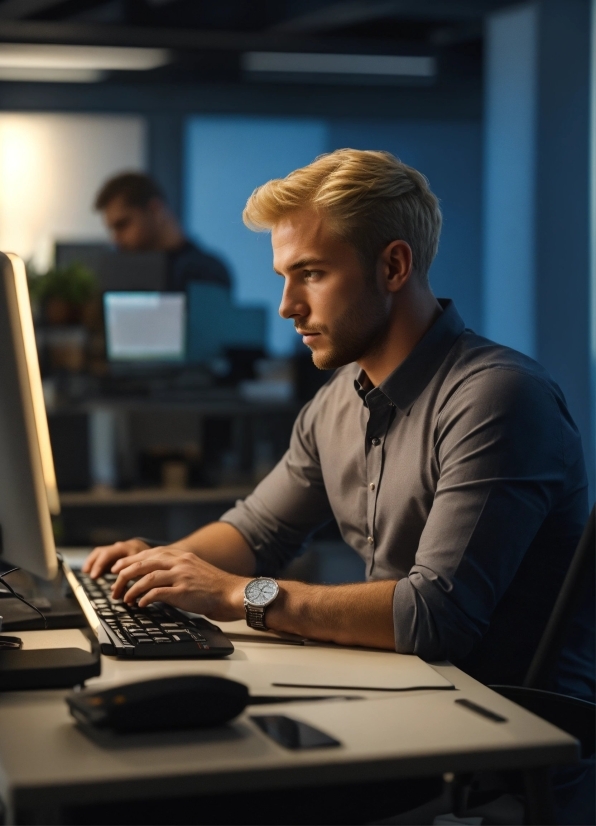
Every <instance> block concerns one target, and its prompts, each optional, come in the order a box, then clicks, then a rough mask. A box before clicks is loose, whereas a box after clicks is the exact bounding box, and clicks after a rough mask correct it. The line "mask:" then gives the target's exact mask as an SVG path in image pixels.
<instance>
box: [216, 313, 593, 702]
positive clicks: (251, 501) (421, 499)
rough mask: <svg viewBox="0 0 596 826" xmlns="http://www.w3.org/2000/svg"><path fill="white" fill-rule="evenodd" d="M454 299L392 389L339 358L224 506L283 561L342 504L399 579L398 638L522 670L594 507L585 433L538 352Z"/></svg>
mask: <svg viewBox="0 0 596 826" xmlns="http://www.w3.org/2000/svg"><path fill="white" fill-rule="evenodd" d="M441 304H442V306H443V308H444V309H443V313H442V314H441V315H440V316H439V318H438V319H437V321H436V322H435V323H434V325H433V326H432V327H431V329H430V330H429V331H428V332H427V333H426V335H425V336H424V337H423V338H422V340H421V341H420V342H419V343H418V344H417V346H416V347H415V348H414V350H413V351H412V353H411V354H410V355H409V356H408V358H407V359H406V360H405V361H404V362H403V363H402V364H401V365H400V366H399V367H398V368H397V369H396V370H395V371H394V372H393V373H392V374H391V375H390V376H388V378H387V379H385V381H383V383H382V384H381V385H380V386H379V387H372V386H371V384H370V382H369V380H368V378H367V376H366V375H365V374H364V373H362V372H360V371H359V370H358V367H357V365H355V364H350V365H347V366H346V367H343V368H341V369H340V370H338V371H337V372H336V373H335V374H334V375H333V376H332V378H331V379H330V380H329V382H328V383H327V384H326V385H325V386H324V387H323V388H322V389H321V390H320V391H319V392H318V393H317V395H316V396H315V398H314V399H313V400H312V401H311V402H310V403H309V404H307V405H306V406H305V407H304V408H303V409H302V411H301V412H300V414H299V416H298V418H297V420H296V423H295V426H294V430H293V434H292V439H291V444H290V448H289V450H288V452H287V453H286V454H285V456H284V457H283V459H282V460H281V461H280V462H279V464H278V465H277V466H276V467H275V468H274V469H273V471H272V472H271V473H270V474H269V475H268V476H267V477H266V478H265V479H264V480H263V481H262V482H261V483H260V484H259V485H258V487H257V488H256V489H255V491H254V492H253V493H252V494H251V496H249V497H248V498H247V499H246V500H245V501H244V502H239V503H237V505H236V507H235V508H234V509H232V510H230V511H228V512H227V513H226V514H224V516H223V517H222V519H223V520H224V521H225V522H228V523H230V524H232V525H234V526H235V527H236V528H237V529H238V530H239V531H240V532H241V533H242V534H243V535H244V537H245V538H246V540H247V541H248V543H249V544H250V546H251V547H252V549H253V550H254V553H255V555H256V557H257V560H258V569H259V573H269V574H275V573H276V572H277V571H279V570H280V569H281V568H282V567H283V565H284V564H286V563H287V562H288V561H289V560H290V559H292V557H294V556H295V555H296V554H297V553H299V551H300V548H301V546H302V545H303V543H304V541H305V539H306V538H307V537H308V535H309V534H310V533H311V532H312V531H313V530H314V529H316V528H317V527H319V526H320V525H321V524H322V523H324V522H326V521H328V520H330V519H331V518H335V519H336V520H337V524H338V525H339V529H340V531H341V534H342V536H343V538H344V539H345V541H346V542H347V543H348V544H349V545H351V546H352V548H354V549H355V550H356V551H357V552H358V553H359V554H360V556H361V557H362V558H363V559H364V560H365V562H366V574H367V578H368V579H370V580H377V579H395V580H398V583H397V585H396V588H395V592H394V600H393V614H394V626H395V647H396V650H397V651H399V652H403V653H416V654H419V655H420V656H421V657H423V658H425V659H434V660H436V659H443V658H446V659H450V660H451V661H453V662H455V663H457V664H458V665H461V666H462V667H464V668H465V669H466V670H468V671H469V672H470V673H473V674H474V676H476V677H478V678H479V679H483V680H485V681H490V680H494V681H500V682H509V681H517V682H519V681H520V680H521V679H522V678H523V675H524V672H525V670H526V669H527V666H528V664H529V661H530V659H531V655H532V653H533V651H534V650H535V647H536V644H537V641H538V639H539V637H540V634H541V632H542V630H543V628H544V625H545V622H546V620H547V618H548V615H549V613H550V610H551V608H552V605H553V602H554V599H555V598H556V594H557V592H558V589H559V587H560V584H561V581H562V578H563V576H564V574H565V571H566V569H567V567H568V564H569V560H570V557H571V554H572V553H573V550H574V548H575V546H576V544H577V541H578V539H579V536H580V535H581V531H582V528H583V524H584V522H585V520H586V518H587V482H586V474H585V467H584V460H583V455H582V449H581V442H580V437H579V435H578V432H577V429H576V427H575V425H574V423H573V421H572V419H571V417H570V415H569V412H568V410H567V407H566V404H565V400H564V398H563V395H562V393H561V391H560V389H559V388H558V387H557V385H556V384H555V383H554V382H553V381H552V379H550V377H549V376H548V375H547V373H546V372H545V371H544V370H543V369H542V368H541V367H540V366H539V365H538V364H537V363H536V362H534V361H532V360H531V359H529V358H527V357H526V356H524V355H522V354H521V353H517V352H515V351H513V350H510V349H508V348H506V347H502V346H500V345H498V344H495V343H493V342H491V341H488V340H487V339H485V338H481V337H480V336H478V335H476V334H475V333H474V332H472V331H471V330H468V329H465V328H464V323H463V321H462V319H461V318H460V316H459V314H458V312H457V310H456V309H455V306H454V305H453V303H452V302H451V301H441ZM580 624H581V623H580ZM584 626H585V622H584V624H583V625H582V628H583V631H581V634H584V635H585V633H587V631H586V628H585V627H584ZM578 633H579V632H578ZM581 634H580V636H581ZM584 644H585V641H584V642H582V645H584ZM592 648H593V646H592ZM582 656H583V655H582ZM586 656H588V658H589V656H590V655H586ZM571 660H572V662H571V664H570V665H569V667H568V668H567V671H568V672H569V675H568V676H569V679H570V680H576V681H577V679H578V669H577V652H575V653H572V656H571ZM586 667H587V670H588V672H589V671H590V668H589V665H588V666H586ZM579 670H580V671H581V672H582V674H583V676H582V677H580V681H581V680H583V679H584V678H585V679H587V680H588V681H590V680H592V689H591V690H592V691H593V677H592V676H589V677H586V676H585V674H584V673H583V672H585V670H586V669H585V668H583V667H582V668H580V669H579ZM563 671H565V668H564V667H563ZM561 679H562V678H561ZM584 688H585V686H584ZM575 693H577V689H576V692H575ZM580 693H583V694H590V689H588V690H581V689H580Z"/></svg>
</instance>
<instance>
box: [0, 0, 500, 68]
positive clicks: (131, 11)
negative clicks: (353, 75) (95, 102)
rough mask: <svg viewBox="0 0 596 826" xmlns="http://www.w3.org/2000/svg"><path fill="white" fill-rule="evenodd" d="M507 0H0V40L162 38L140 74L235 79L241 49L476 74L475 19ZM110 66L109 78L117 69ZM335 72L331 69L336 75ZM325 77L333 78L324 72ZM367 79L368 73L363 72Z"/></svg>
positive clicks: (478, 42)
mask: <svg viewBox="0 0 596 826" xmlns="http://www.w3.org/2000/svg"><path fill="white" fill-rule="evenodd" d="M510 4H511V0H0V49H1V43H2V42H9V41H12V42H38V43H70V44H84V45H91V44H97V45H122V46H124V45H128V46H162V47H164V48H168V49H170V50H171V54H172V56H173V59H172V62H171V64H170V65H169V66H167V67H162V68H160V69H156V70H153V71H151V72H148V73H145V74H146V78H145V79H146V80H150V79H155V77H156V76H157V77H159V78H160V79H170V80H177V81H183V80H189V81H193V82H197V81H198V82H200V81H202V80H205V79H208V80H210V81H213V80H218V81H224V82H225V81H238V80H242V72H241V71H240V57H239V56H240V55H241V54H242V53H243V52H246V51H249V50H267V51H276V52H279V51H284V52H327V53H328V52H332V53H333V52H335V53H348V54H391V55H400V54H405V55H429V56H433V57H435V58H436V59H437V61H438V64H437V65H438V67H439V70H438V75H437V78H436V81H438V82H446V81H447V82H453V81H458V80H461V81H464V82H465V81H466V80H470V79H476V80H477V79H478V78H479V77H480V74H481V69H482V33H483V19H484V17H485V16H486V14H488V13H489V12H491V11H494V10H495V9H497V8H500V7H503V6H506V5H510ZM119 76H120V75H119V73H115V74H112V76H111V78H112V80H116V81H117V80H118V79H119ZM336 80H337V79H336ZM327 82H333V81H329V80H328V81H327ZM367 82H368V83H371V82H374V80H372V81H371V79H370V78H369V79H368V80H367Z"/></svg>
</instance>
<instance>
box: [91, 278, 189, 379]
mask: <svg viewBox="0 0 596 826" xmlns="http://www.w3.org/2000/svg"><path fill="white" fill-rule="evenodd" d="M104 321H105V331H106V352H107V356H108V360H109V361H110V362H128V363H131V362H143V363H159V362H162V363H163V362H174V363H175V362H182V361H184V359H185V358H186V295H185V294H184V293H151V292H109V293H105V294H104Z"/></svg>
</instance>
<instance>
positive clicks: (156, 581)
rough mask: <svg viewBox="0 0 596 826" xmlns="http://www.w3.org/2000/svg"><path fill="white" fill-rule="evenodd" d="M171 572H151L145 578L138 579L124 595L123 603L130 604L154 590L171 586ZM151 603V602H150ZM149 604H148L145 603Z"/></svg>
mask: <svg viewBox="0 0 596 826" xmlns="http://www.w3.org/2000/svg"><path fill="white" fill-rule="evenodd" d="M172 580H173V577H172V572H171V571H164V570H156V571H151V572H150V573H148V574H146V575H145V576H143V577H141V579H138V580H137V581H136V582H135V583H134V584H133V585H131V587H130V588H129V589H128V591H127V592H126V593H125V594H124V602H127V603H132V602H134V601H135V600H136V599H140V598H141V597H143V596H144V595H146V594H148V593H149V592H150V591H152V590H154V589H155V588H163V587H164V586H166V585H171V584H172ZM152 601H153V600H152ZM145 604H147V605H148V604H149V603H145Z"/></svg>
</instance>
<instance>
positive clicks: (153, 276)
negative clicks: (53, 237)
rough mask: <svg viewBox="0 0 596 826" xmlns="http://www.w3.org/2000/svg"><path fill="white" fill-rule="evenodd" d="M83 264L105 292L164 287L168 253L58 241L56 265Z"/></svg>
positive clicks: (155, 289)
mask: <svg viewBox="0 0 596 826" xmlns="http://www.w3.org/2000/svg"><path fill="white" fill-rule="evenodd" d="M75 263H76V264H84V265H85V266H86V267H88V268H89V269H90V270H91V271H92V272H93V273H94V274H95V276H96V278H97V281H98V283H99V289H100V290H101V291H102V292H109V291H116V290H117V291H126V292H130V291H132V290H153V291H159V290H165V289H166V281H167V268H168V262H167V254H166V253H165V252H159V251H153V250H152V251H147V252H126V251H123V250H115V249H114V248H113V247H111V246H110V245H109V244H101V243H91V244H81V243H62V242H58V243H57V244H56V266H57V267H66V266H68V265H69V264H75Z"/></svg>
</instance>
